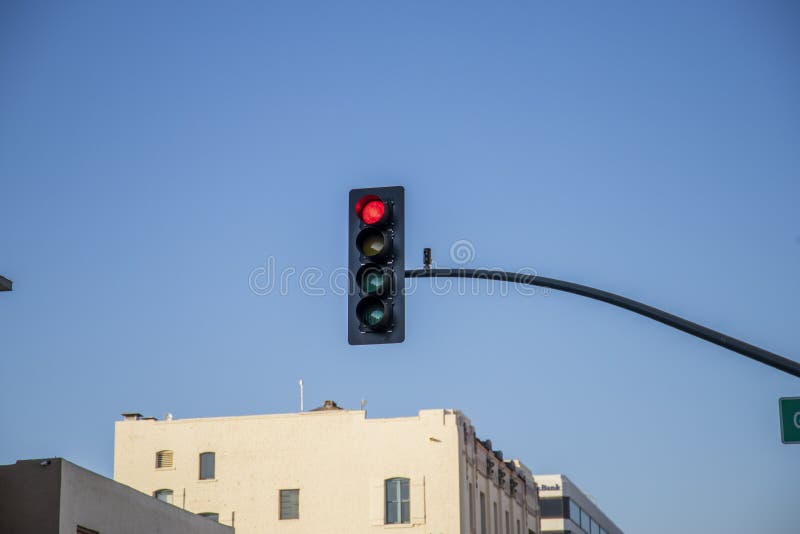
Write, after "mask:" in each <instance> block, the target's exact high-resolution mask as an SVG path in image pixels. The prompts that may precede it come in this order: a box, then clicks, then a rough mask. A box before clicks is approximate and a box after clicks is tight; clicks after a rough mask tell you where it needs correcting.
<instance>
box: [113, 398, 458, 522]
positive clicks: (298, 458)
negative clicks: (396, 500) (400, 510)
mask: <svg viewBox="0 0 800 534" xmlns="http://www.w3.org/2000/svg"><path fill="white" fill-rule="evenodd" d="M457 417H458V415H457V414H456V413H455V412H453V411H449V410H423V411H421V412H420V413H419V415H418V416H416V417H404V418H392V419H367V418H366V417H365V412H363V411H355V410H354V411H348V410H331V411H322V412H304V413H299V414H283V415H264V416H247V417H229V418H224V417H223V418H209V419H182V420H181V419H178V420H171V421H154V420H127V421H119V422H117V424H116V433H115V445H114V478H115V479H116V480H118V481H120V482H122V483H125V484H128V485H130V486H132V487H135V488H137V489H139V490H141V491H143V492H145V493H147V494H152V492H154V491H156V490H158V489H163V488H169V489H172V490H173V492H174V503H175V505H177V506H181V507H185V508H186V509H187V510H191V511H193V512H198V513H199V512H216V513H219V514H220V521H222V522H224V523H226V524H230V523H231V522H232V520H233V518H234V513H235V527H236V532H237V534H251V533H252V534H255V533H259V534H261V533H263V532H281V533H288V534H291V533H294V532H297V533H299V532H314V533H336V534H340V533H342V532H348V533H351V534H355V533H374V532H382V531H384V529H396V528H400V529H401V530H403V531H404V532H406V531H407V532H419V533H423V532H424V533H426V534H440V533H441V534H444V533H459V532H461V515H460V508H461V505H460V501H459V497H460V493H459V456H460V455H459V432H458V424H457ZM160 450H171V451H173V455H174V468H171V469H156V468H155V454H156V452H157V451H160ZM206 451H213V452H215V454H216V477H215V479H214V480H198V469H199V467H198V465H199V464H198V461H199V454H200V453H201V452H206ZM392 477H406V478H409V479H410V480H411V523H410V524H409V525H384V480H386V479H388V478H392ZM280 489H299V490H300V518H299V519H297V520H280V519H279V490H280Z"/></svg>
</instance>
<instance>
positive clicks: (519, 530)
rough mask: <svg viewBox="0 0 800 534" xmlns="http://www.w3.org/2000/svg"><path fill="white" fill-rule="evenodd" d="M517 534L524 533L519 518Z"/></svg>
mask: <svg viewBox="0 0 800 534" xmlns="http://www.w3.org/2000/svg"><path fill="white" fill-rule="evenodd" d="M517 534H522V530H521V527H520V524H519V519H517Z"/></svg>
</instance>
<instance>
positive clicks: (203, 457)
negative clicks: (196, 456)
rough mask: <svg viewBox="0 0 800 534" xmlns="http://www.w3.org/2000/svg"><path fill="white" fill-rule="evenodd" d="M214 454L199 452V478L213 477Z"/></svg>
mask: <svg viewBox="0 0 800 534" xmlns="http://www.w3.org/2000/svg"><path fill="white" fill-rule="evenodd" d="M214 460H215V455H214V453H213V452H201V453H200V480H212V479H213V478H214V463H215V461H214Z"/></svg>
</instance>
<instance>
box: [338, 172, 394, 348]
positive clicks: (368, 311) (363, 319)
mask: <svg viewBox="0 0 800 534" xmlns="http://www.w3.org/2000/svg"><path fill="white" fill-rule="evenodd" d="M404 200H405V190H404V189H403V188H402V187H400V186H397V187H370V188H367V189H352V190H351V191H350V203H349V208H348V209H349V217H348V218H349V231H350V233H349V237H348V247H349V248H348V258H349V260H348V266H349V277H348V278H349V279H350V291H349V292H348V299H347V340H348V341H349V342H350V344H351V345H373V344H377V343H401V342H402V341H403V340H404V339H405V305H404V304H405V301H404V293H403V287H404V284H405V254H404V251H405V243H404V236H403V233H404V232H403V213H404Z"/></svg>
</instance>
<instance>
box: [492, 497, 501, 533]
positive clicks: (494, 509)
mask: <svg viewBox="0 0 800 534" xmlns="http://www.w3.org/2000/svg"><path fill="white" fill-rule="evenodd" d="M492 512H493V516H494V534H500V525H499V524H498V523H499V519H498V517H497V503H496V502H493V503H492Z"/></svg>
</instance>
